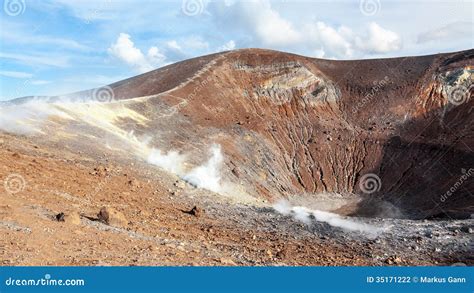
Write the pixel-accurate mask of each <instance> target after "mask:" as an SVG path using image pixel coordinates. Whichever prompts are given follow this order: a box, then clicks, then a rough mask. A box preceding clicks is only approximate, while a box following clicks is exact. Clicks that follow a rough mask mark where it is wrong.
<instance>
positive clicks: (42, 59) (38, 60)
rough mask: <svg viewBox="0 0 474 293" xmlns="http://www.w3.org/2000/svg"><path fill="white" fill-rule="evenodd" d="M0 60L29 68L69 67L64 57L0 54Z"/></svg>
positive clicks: (67, 59) (66, 58) (67, 60)
mask: <svg viewBox="0 0 474 293" xmlns="http://www.w3.org/2000/svg"><path fill="white" fill-rule="evenodd" d="M0 58H5V59H12V60H15V61H17V62H20V63H23V64H25V65H29V66H36V65H46V66H54V67H67V66H69V58H68V57H65V56H50V55H26V54H14V53H3V52H0Z"/></svg>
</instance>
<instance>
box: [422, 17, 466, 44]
mask: <svg viewBox="0 0 474 293" xmlns="http://www.w3.org/2000/svg"><path fill="white" fill-rule="evenodd" d="M473 35H474V23H473V22H472V21H471V22H469V21H465V22H453V23H449V24H447V25H445V26H442V27H438V28H436V29H432V30H429V31H425V32H422V33H420V34H419V35H418V39H417V43H418V44H420V43H426V42H431V41H443V40H446V39H459V38H467V39H471V40H472V37H473Z"/></svg>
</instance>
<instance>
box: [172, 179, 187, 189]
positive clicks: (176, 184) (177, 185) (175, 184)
mask: <svg viewBox="0 0 474 293" xmlns="http://www.w3.org/2000/svg"><path fill="white" fill-rule="evenodd" d="M174 186H176V187H177V188H179V189H184V188H185V187H186V183H185V182H184V181H183V180H178V181H176V182H175V183H174Z"/></svg>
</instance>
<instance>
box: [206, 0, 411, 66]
mask: <svg viewBox="0 0 474 293" xmlns="http://www.w3.org/2000/svg"><path fill="white" fill-rule="evenodd" d="M209 10H210V11H211V15H212V17H213V19H214V21H215V23H216V24H217V26H218V28H219V29H221V30H223V32H224V33H225V34H227V35H230V34H232V33H235V32H236V31H237V32H240V33H242V35H244V36H246V37H247V38H248V37H251V40H250V41H249V40H245V41H244V42H243V43H251V44H252V46H257V47H263V48H269V49H277V50H278V49H280V50H286V51H293V52H295V51H296V52H301V53H303V54H304V53H307V54H313V56H316V57H323V56H324V57H325V58H336V59H339V58H343V59H348V58H358V57H364V56H366V55H367V54H380V53H388V52H392V51H397V50H399V49H400V48H401V46H402V42H401V38H400V36H399V35H398V34H396V33H395V32H392V31H389V30H387V29H384V28H382V27H381V26H380V25H378V24H377V23H375V22H372V23H369V24H368V29H367V32H362V33H360V32H358V31H355V30H353V29H351V28H348V27H346V26H342V25H341V26H338V27H336V26H332V25H330V24H328V23H326V22H323V21H316V22H315V21H308V20H306V21H305V20H293V21H292V20H291V19H287V18H285V17H283V16H282V15H281V14H280V13H279V12H278V11H277V10H276V9H274V8H273V7H272V5H271V2H270V1H268V0H252V1H241V2H235V3H227V4H225V3H223V2H211V3H210V5H209ZM219 49H220V48H219Z"/></svg>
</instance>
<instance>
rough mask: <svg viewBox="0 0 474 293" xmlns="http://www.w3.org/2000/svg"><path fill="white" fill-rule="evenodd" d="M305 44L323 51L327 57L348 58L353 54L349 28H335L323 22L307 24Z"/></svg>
mask: <svg viewBox="0 0 474 293" xmlns="http://www.w3.org/2000/svg"><path fill="white" fill-rule="evenodd" d="M306 31H307V33H308V36H307V44H306V46H309V47H310V48H311V49H312V50H315V51H316V52H319V53H321V52H324V53H325V54H324V55H328V56H327V57H329V58H333V57H343V58H350V57H352V56H353V53H354V52H353V51H354V49H353V44H352V39H353V33H352V31H351V30H350V29H348V28H345V27H340V28H339V29H335V28H333V27H331V26H329V25H327V24H325V23H324V22H317V23H316V24H314V25H307V26H306Z"/></svg>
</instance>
